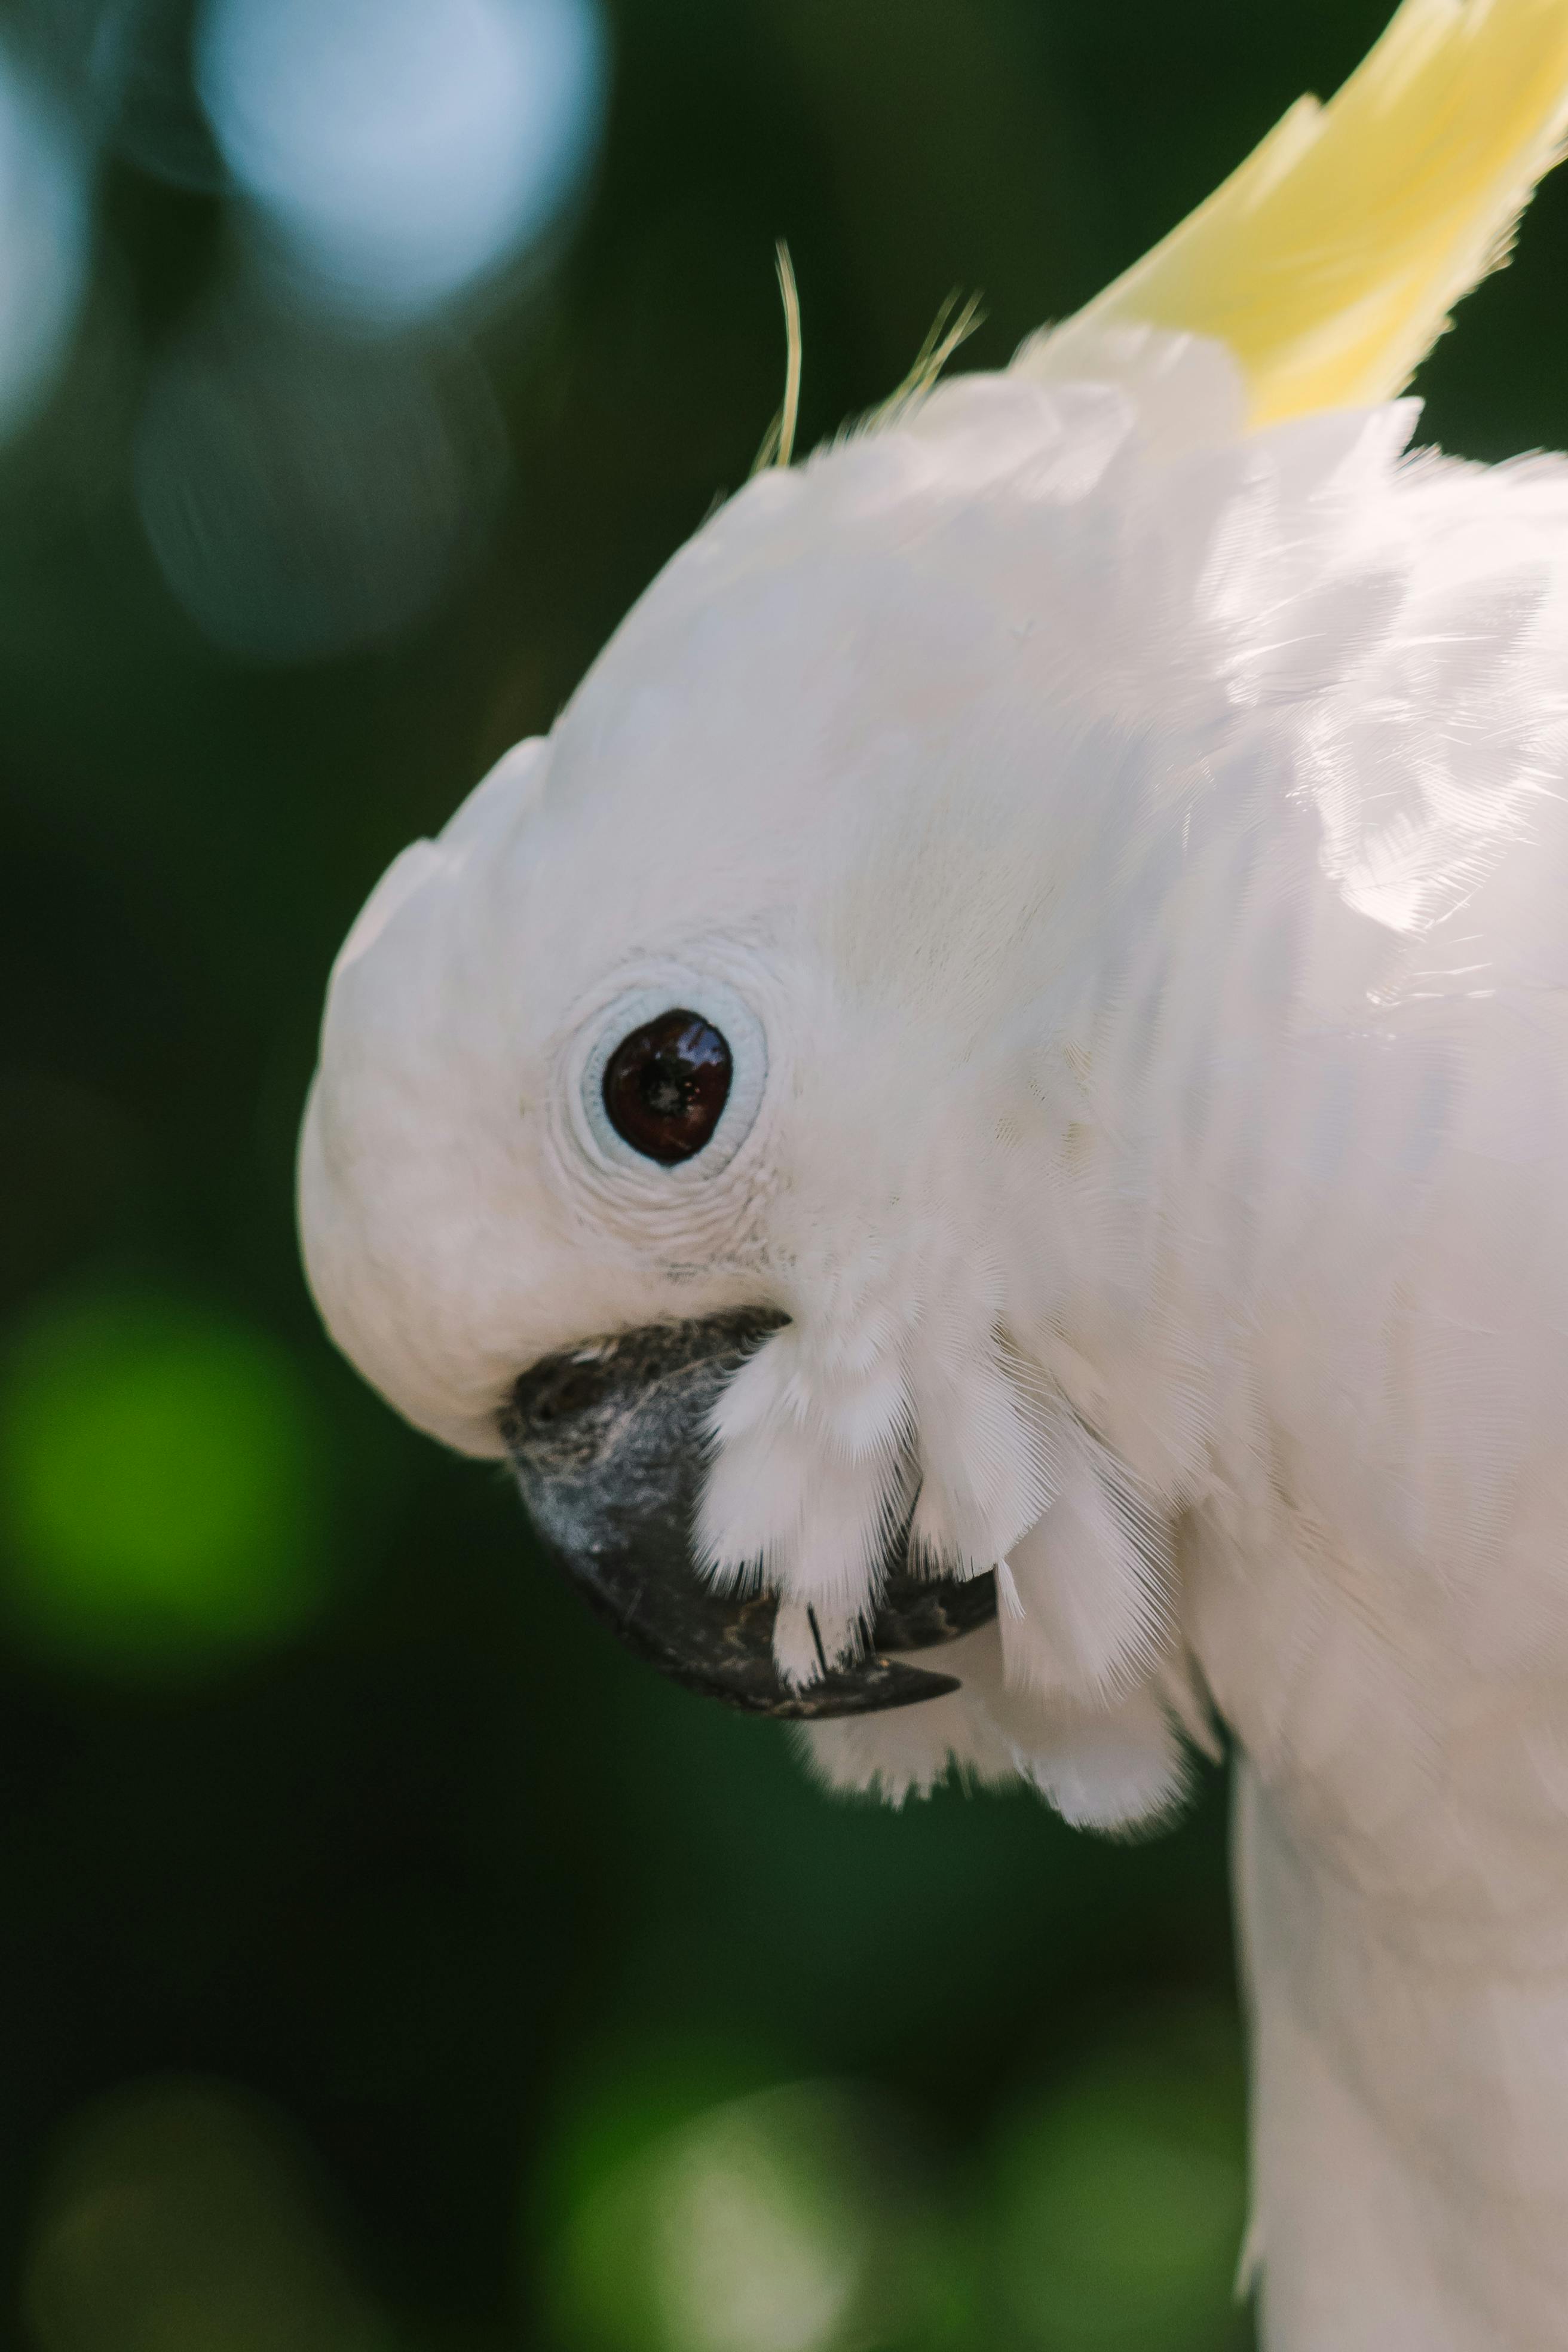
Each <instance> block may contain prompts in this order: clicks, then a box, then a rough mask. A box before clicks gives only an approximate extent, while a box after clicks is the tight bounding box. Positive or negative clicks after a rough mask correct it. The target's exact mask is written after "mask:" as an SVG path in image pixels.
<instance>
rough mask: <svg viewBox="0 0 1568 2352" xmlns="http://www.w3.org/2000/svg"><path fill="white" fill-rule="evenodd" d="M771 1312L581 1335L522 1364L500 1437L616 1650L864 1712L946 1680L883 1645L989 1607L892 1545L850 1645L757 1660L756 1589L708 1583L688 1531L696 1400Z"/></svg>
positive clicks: (917, 1641) (924, 1637)
mask: <svg viewBox="0 0 1568 2352" xmlns="http://www.w3.org/2000/svg"><path fill="white" fill-rule="evenodd" d="M783 1320H784V1318H783V1317H781V1316H777V1315H770V1314H766V1313H763V1312H758V1311H746V1312H742V1313H738V1314H731V1315H714V1316H707V1317H704V1318H700V1320H696V1321H692V1322H689V1323H661V1324H655V1325H652V1326H650V1327H649V1328H647V1329H646V1330H641V1331H626V1332H623V1333H621V1334H620V1335H619V1336H618V1337H616V1338H614V1339H598V1340H591V1341H588V1342H587V1343H585V1344H584V1345H583V1346H581V1347H577V1348H571V1349H566V1350H565V1351H564V1352H563V1354H561V1355H557V1356H549V1357H546V1358H545V1360H543V1361H542V1363H539V1364H536V1365H535V1366H534V1367H533V1369H532V1370H531V1371H527V1372H525V1373H524V1374H523V1375H522V1377H521V1380H520V1381H518V1383H517V1385H516V1387H515V1388H514V1389H513V1391H512V1393H511V1397H510V1401H509V1402H508V1405H507V1408H506V1411H505V1412H504V1413H503V1414H502V1416H501V1423H500V1428H501V1435H502V1437H503V1438H504V1440H505V1442H506V1446H507V1451H508V1453H509V1454H510V1457H511V1462H512V1466H513V1468H514V1469H515V1471H516V1473H517V1481H518V1485H519V1486H520V1487H521V1490H522V1496H523V1500H524V1502H525V1503H526V1504H527V1506H528V1511H529V1516H530V1517H531V1519H532V1521H533V1525H534V1528H535V1529H536V1530H537V1532H538V1535H539V1537H540V1539H541V1541H542V1544H543V1546H544V1549H545V1550H546V1551H547V1553H548V1554H549V1555H550V1557H551V1558H552V1559H553V1560H554V1561H555V1563H556V1565H557V1566H558V1567H559V1568H560V1569H562V1570H563V1572H564V1573H565V1575H566V1576H567V1577H568V1579H569V1580H571V1582H572V1583H573V1584H574V1585H575V1586H576V1588H577V1590H578V1591H580V1592H581V1593H582V1594H583V1596H584V1600H585V1601H587V1602H588V1605H589V1607H590V1608H591V1609H592V1610H593V1611H594V1612H595V1616H597V1617H599V1618H601V1619H602V1620H603V1621H604V1622H605V1623H606V1624H607V1625H608V1626H609V1627H610V1629H611V1631H612V1632H613V1633H616V1634H617V1635H618V1636H619V1637H620V1639H621V1640H622V1641H623V1642H624V1643H626V1647H627V1648H628V1649H630V1650H632V1651H634V1652H635V1653H636V1654H637V1656H638V1657H641V1658H646V1659H647V1662H648V1663H649V1664H651V1665H655V1666H658V1668H659V1670H660V1672H661V1673H663V1674H667V1675H669V1676H670V1677H671V1678H672V1680H674V1681H676V1682H678V1683H681V1684H684V1685H685V1686H686V1688H687V1689H688V1690H694V1691H699V1692H701V1693H702V1694H703V1695H704V1696H707V1697H710V1698H717V1699H721V1700H723V1701H724V1702H725V1704H726V1705H728V1706H736V1707H741V1708H743V1709H744V1710H745V1711H746V1712H747V1713H748V1714H751V1715H775V1716H790V1717H821V1716H833V1715H869V1714H873V1713H875V1712H877V1711H879V1710H880V1709H882V1708H884V1707H890V1706H910V1705H912V1704H913V1702H914V1701H916V1700H917V1699H925V1698H938V1697H940V1696H942V1693H943V1692H944V1691H952V1690H956V1689H957V1688H958V1687H959V1685H958V1683H957V1682H956V1681H955V1680H954V1678H953V1677H952V1675H942V1674H931V1673H928V1672H927V1671H926V1670H925V1669H924V1668H922V1667H919V1666H911V1665H907V1664H904V1663H903V1662H902V1661H901V1660H900V1659H897V1658H892V1657H889V1655H888V1654H887V1653H888V1652H889V1651H890V1650H924V1649H930V1648H932V1647H934V1646H936V1645H937V1644H938V1643H943V1642H951V1641H953V1640H955V1639H956V1638H957V1636H958V1635H959V1634H961V1633H969V1632H970V1631H971V1630H972V1629H973V1627H974V1626H976V1625H980V1624H983V1623H984V1622H985V1621H986V1620H987V1619H988V1618H991V1617H994V1615H995V1613H996V1580H995V1577H994V1575H984V1576H977V1577H972V1578H966V1579H962V1580H961V1579H959V1578H956V1577H924V1576H920V1575H917V1574H915V1573H914V1572H913V1571H912V1570H910V1567H909V1564H908V1560H907V1558H906V1557H905V1556H904V1549H903V1546H902V1543H901V1542H900V1547H899V1557H898V1558H896V1559H890V1560H889V1562H888V1566H887V1570H886V1573H885V1575H884V1578H883V1580H882V1590H881V1595H880V1599H879V1603H878V1606H877V1608H876V1612H875V1614H874V1615H873V1616H872V1618H871V1620H870V1622H869V1623H868V1625H867V1627H866V1643H865V1647H864V1649H863V1650H862V1652H861V1653H860V1654H859V1655H858V1656H857V1657H855V1658H854V1659H852V1660H850V1661H849V1662H847V1663H843V1664H836V1665H833V1666H828V1665H827V1664H826V1659H824V1671H823V1672H822V1674H821V1675H819V1677H818V1678H817V1679H816V1681H814V1682H811V1683H808V1684H805V1685H803V1686H799V1687H796V1686H795V1685H792V1684H790V1683H788V1682H786V1681H785V1680H784V1676H783V1675H781V1674H780V1672H779V1669H778V1667H777V1665H776V1664H774V1660H773V1619H774V1617H775V1615H776V1613H777V1610H778V1602H777V1600H776V1597H775V1596H774V1595H773V1593H771V1592H765V1591H760V1590H756V1591H717V1590H716V1589H715V1588H714V1586H713V1584H712V1583H711V1581H710V1579H709V1578H708V1576H707V1575H706V1574H705V1573H704V1572H703V1570H701V1568H700V1566H699V1564H698V1561H697V1558H696V1553H695V1548H694V1541H693V1528H694V1525H695V1520H696V1514H697V1503H698V1497H699V1495H700V1488H701V1483H702V1472H703V1467H704V1464H705V1460H706V1456H707V1450H708V1440H707V1425H708V1415H709V1412H710V1409H711V1407H712V1405H713V1403H714V1402H715V1401H716V1399H717V1397H718V1395H719V1392H720V1391H721V1388H722V1387H723V1385H724V1383H725V1381H727V1380H728V1379H729V1377H730V1375H731V1373H732V1372H733V1371H734V1370H735V1369H736V1367H737V1365H739V1364H740V1363H741V1362H742V1360H743V1359H744V1358H745V1357H746V1356H747V1355H748V1354H749V1353H750V1352H751V1350H752V1349H753V1348H755V1347H756V1346H758V1345H759V1344H760V1342H761V1341H762V1340H763V1339H765V1338H766V1337H767V1335H768V1333H769V1332H770V1331H773V1330H775V1329H776V1328H778V1326H779V1324H780V1323H781V1322H782V1321H783Z"/></svg>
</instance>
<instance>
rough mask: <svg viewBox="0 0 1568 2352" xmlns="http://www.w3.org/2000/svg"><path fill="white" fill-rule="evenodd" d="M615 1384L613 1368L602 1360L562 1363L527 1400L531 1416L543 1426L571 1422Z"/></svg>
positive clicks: (603, 1399)
mask: <svg viewBox="0 0 1568 2352" xmlns="http://www.w3.org/2000/svg"><path fill="white" fill-rule="evenodd" d="M615 1384H616V1383H615V1374H614V1371H613V1370H612V1369H611V1367H610V1366H609V1365H608V1364H607V1363H605V1361H604V1360H603V1359H601V1360H600V1361H599V1362H597V1363H581V1364H566V1365H563V1367H562V1369H561V1370H560V1371H559V1372H557V1373H556V1374H555V1376H554V1377H553V1378H552V1380H550V1381H546V1382H545V1383H544V1384H543V1385H542V1388H541V1389H540V1391H539V1392H538V1393H537V1394H536V1395H534V1396H531V1397H530V1398H529V1399H528V1401H527V1405H526V1412H527V1416H528V1419H529V1420H530V1421H531V1422H533V1423H536V1424H537V1425H538V1426H540V1427H542V1428H544V1429H548V1428H550V1427H551V1426H552V1423H556V1422H558V1421H570V1420H572V1419H573V1418H574V1415H576V1414H577V1413H580V1412H591V1411H592V1409H593V1407H594V1406H595V1405H596V1404H602V1403H603V1402H604V1401H605V1397H607V1396H608V1394H609V1393H610V1391H611V1389H612V1388H613V1387H614V1386H615ZM520 1402H521V1400H520Z"/></svg>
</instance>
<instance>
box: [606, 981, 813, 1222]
mask: <svg viewBox="0 0 1568 2352" xmlns="http://www.w3.org/2000/svg"><path fill="white" fill-rule="evenodd" d="M767 1072H768V1056H767V1045H766V1041H765V1039H764V1037H763V1027H762V1024H761V1022H760V1021H759V1020H758V1019H757V1016H756V1014H755V1013H753V1012H752V1009H751V1007H750V1005H748V1004H747V1003H745V1002H744V1000H743V999H742V997H741V996H739V995H738V994H737V993H736V992H735V991H734V990H733V989H732V988H730V987H728V986H727V985H725V984H724V983H723V982H718V981H712V980H705V979H702V978H700V977H699V976H698V975H697V974H695V973H679V974H677V973H671V975H670V977H669V978H668V980H667V981H664V982H660V983H659V984H658V986H653V987H642V988H637V989H631V990H628V991H627V992H626V995H624V996H621V997H618V998H617V999H616V1002H615V1003H614V1004H612V1005H611V1006H610V1007H608V1009H607V1010H606V1011H605V1013H603V1014H602V1015H601V1016H600V1018H599V1020H598V1021H597V1022H596V1023H595V1036H594V1042H593V1045H592V1046H591V1048H590V1050H589V1052H588V1055H587V1057H586V1059H585V1061H584V1064H583V1068H582V1077H581V1082H580V1087H579V1097H580V1100H581V1103H582V1107H583V1115H584V1119H585V1121H586V1124H587V1129H588V1134H589V1137H590V1138H591V1139H592V1141H593V1144H594V1146H595V1150H596V1152H597V1154H598V1156H599V1157H600V1158H601V1159H604V1160H608V1161H609V1162H610V1163H611V1165H612V1166H615V1167H619V1168H636V1169H639V1170H640V1171H642V1173H643V1174H644V1175H649V1176H651V1175H654V1174H655V1173H656V1172H658V1173H665V1174H668V1175H671V1176H674V1175H678V1174H679V1173H680V1172H681V1171H684V1170H686V1169H688V1168H689V1169H690V1171H691V1172H692V1174H693V1175H694V1176H695V1175H703V1176H707V1175H710V1174H716V1173H717V1172H718V1171H719V1170H720V1169H721V1168H722V1167H724V1166H725V1165H726V1164H727V1163H728V1161H729V1160H731V1159H732V1158H733V1156H734V1154H735V1152H736V1151H737V1150H739V1149H740V1146H741V1145H742V1143H743V1142H744V1140H745V1139H746V1136H747V1135H748V1133H749V1132H750V1130H751V1129H752V1124H753V1122H754V1120H755V1118H756V1115H757V1111H758V1109H759V1108H760V1107H761V1104H762V1098H763V1088H764V1087H765V1085H766V1082H767Z"/></svg>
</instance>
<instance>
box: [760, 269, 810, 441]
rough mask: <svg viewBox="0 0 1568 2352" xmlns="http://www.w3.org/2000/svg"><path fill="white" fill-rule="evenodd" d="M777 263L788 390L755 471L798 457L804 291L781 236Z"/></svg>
mask: <svg viewBox="0 0 1568 2352" xmlns="http://www.w3.org/2000/svg"><path fill="white" fill-rule="evenodd" d="M773 259H774V266H775V267H776V268H777V270H778V276H779V297H780V299H781V300H782V301H783V303H784V401H783V404H782V405H781V407H780V409H779V412H778V415H776V416H775V417H774V418H773V423H772V424H771V425H769V427H768V429H767V431H766V432H765V433H764V434H763V446H762V447H761V448H760V449H759V450H758V451H757V454H756V456H755V457H754V458H753V459H752V473H753V474H763V473H766V471H767V469H768V467H770V466H788V465H789V464H790V463H791V462H792V461H793V459H794V457H795V427H796V425H797V424H798V423H799V420H800V370H801V356H802V346H801V333H800V295H799V292H798V291H797V289H796V287H795V264H794V263H793V262H792V261H791V259H790V257H789V247H788V246H787V245H786V244H785V243H784V238H783V237H782V236H781V237H780V239H779V241H778V243H777V245H776V246H775V247H773Z"/></svg>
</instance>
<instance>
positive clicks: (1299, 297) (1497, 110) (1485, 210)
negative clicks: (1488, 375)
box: [1074, 0, 1568, 425]
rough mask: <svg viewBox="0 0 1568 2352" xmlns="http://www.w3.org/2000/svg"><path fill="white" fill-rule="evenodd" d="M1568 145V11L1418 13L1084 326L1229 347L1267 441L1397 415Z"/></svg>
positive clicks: (1497, 4) (1254, 157)
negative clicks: (1358, 417)
mask: <svg viewBox="0 0 1568 2352" xmlns="http://www.w3.org/2000/svg"><path fill="white" fill-rule="evenodd" d="M1565 131H1568V0H1405V5H1403V6H1402V7H1401V9H1400V10H1399V13H1398V15H1397V16H1395V17H1394V21H1393V22H1392V24H1391V25H1390V26H1389V27H1388V30H1387V31H1386V32H1385V33H1384V36H1383V38H1382V39H1381V40H1380V41H1379V42H1378V44H1377V46H1376V47H1375V48H1374V49H1373V51H1372V52H1371V54H1370V55H1369V56H1368V57H1367V58H1366V59H1365V61H1364V62H1363V64H1362V66H1361V67H1360V68H1358V70H1357V71H1356V72H1355V73H1354V74H1352V77H1351V79H1350V80H1349V81H1347V82H1346V83H1345V85H1344V87H1343V89H1342V90H1341V91H1340V92H1339V94H1338V95H1337V97H1335V98H1334V99H1332V100H1331V101H1330V103H1329V104H1328V105H1327V106H1321V105H1320V104H1319V102H1318V100H1316V99H1313V98H1303V99H1300V100H1298V101H1297V103H1296V104H1295V105H1294V106H1293V107H1292V108H1291V109H1290V110H1289V113H1288V114H1287V115H1286V116H1285V117H1284V119H1283V121H1280V122H1279V123H1278V124H1277V125H1276V126H1275V128H1274V130H1273V131H1270V132H1269V134H1268V138H1267V139H1265V140H1264V141H1263V142H1262V144H1261V145H1260V146H1259V147H1258V148H1257V149H1255V151H1254V152H1253V153H1252V154H1251V155H1249V156H1248V157H1247V161H1246V163H1243V164H1242V166H1241V168H1240V170H1239V171H1237V172H1235V173H1232V174H1231V176H1230V178H1229V179H1228V180H1226V182H1225V184H1223V186H1221V187H1219V188H1218V189H1216V190H1215V194H1213V195H1212V196H1210V197H1209V198H1208V200H1207V202H1206V203H1205V204H1203V205H1199V207H1198V209H1197V210H1196V212H1194V213H1192V214H1191V215H1189V216H1188V217H1187V219H1186V220H1184V222H1183V223H1182V225H1181V226H1180V227H1179V228H1177V229H1174V230H1173V232H1172V234H1171V235H1170V236H1167V237H1165V238H1164V239H1163V241H1162V242H1161V243H1160V244H1159V245H1157V246H1156V247H1154V249H1153V251H1152V253H1150V254H1147V255H1146V256H1145V257H1144V258H1143V259H1142V261H1140V262H1137V263H1135V264H1134V266H1133V268H1131V269H1130V270H1128V271H1127V272H1126V274H1125V275H1124V276H1123V277H1121V278H1118V279H1117V280H1116V282H1115V284H1114V285H1112V286H1110V287H1108V288H1107V289H1106V291H1105V292H1104V293H1103V294H1101V295H1100V296H1099V297H1098V298H1097V299H1095V300H1094V301H1093V302H1091V303H1090V304H1089V307H1088V309H1087V310H1084V311H1082V312H1080V313H1079V320H1081V321H1082V322H1083V323H1085V324H1089V323H1090V322H1092V323H1093V324H1095V325H1105V326H1118V325H1132V324H1140V325H1145V326H1153V327H1163V328H1173V329H1177V330H1179V331H1184V332H1186V333H1190V334H1198V335H1208V336H1213V337H1215V338H1216V339H1217V340H1218V341H1221V342H1224V343H1226V344H1227V345H1228V346H1229V348H1230V350H1231V352H1233V353H1234V354H1235V356H1236V358H1237V360H1238V361H1239V362H1240V364H1241V368H1242V371H1243V373H1244V375H1245V377H1246V380H1247V394H1248V411H1249V418H1250V421H1251V423H1253V424H1254V425H1268V424H1273V423H1276V422H1278V421H1279V419H1281V418H1283V417H1288V416H1299V415H1304V414H1306V413H1307V412H1309V411H1310V410H1313V409H1321V408H1341V407H1352V406H1355V405H1358V404H1362V403H1363V402H1369V401H1378V400H1386V399H1389V398H1391V397H1392V396H1393V395H1394V394H1395V393H1397V392H1400V391H1402V390H1403V389H1404V387H1405V384H1406V383H1408V382H1409V380H1410V378H1411V376H1412V374H1413V373H1415V369H1416V367H1417V366H1418V365H1419V363H1420V362H1421V361H1422V360H1423V359H1424V358H1425V357H1426V353H1427V352H1429V351H1430V350H1431V348H1432V345H1433V344H1434V343H1435V342H1436V340H1437V338H1438V336H1439V335H1440V334H1441V333H1442V332H1443V330H1444V329H1445V327H1446V326H1447V324H1448V313H1449V311H1450V310H1451V309H1452V308H1453V306H1454V304H1455V303H1456V302H1458V300H1459V299H1460V298H1461V296H1463V295H1465V294H1468V292H1469V290H1470V289H1471V287H1472V286H1474V285H1476V284H1477V283H1478V282H1479V279H1481V278H1484V277H1485V276H1486V274H1487V272H1488V271H1489V270H1490V269H1495V268H1498V267H1499V265H1500V263H1502V262H1503V261H1505V260H1506V259H1507V257H1508V255H1509V251H1510V247H1511V245H1512V242H1513V234H1514V230H1515V229H1516V227H1517V226H1518V224H1519V218H1520V215H1521V213H1522V212H1523V210H1524V207H1525V205H1527V204H1528V203H1529V201H1530V198H1531V194H1532V193H1533V191H1534V188H1535V185H1536V183H1537V182H1538V181H1539V180H1540V179H1541V178H1542V175H1543V174H1544V173H1546V172H1548V171H1549V170H1550V169H1551V167H1552V164H1553V163H1556V161H1557V160H1558V157H1559V155H1560V154H1561V152H1563V139H1564V133H1565ZM1074 323H1075V324H1077V323H1078V321H1075V322H1074Z"/></svg>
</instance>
